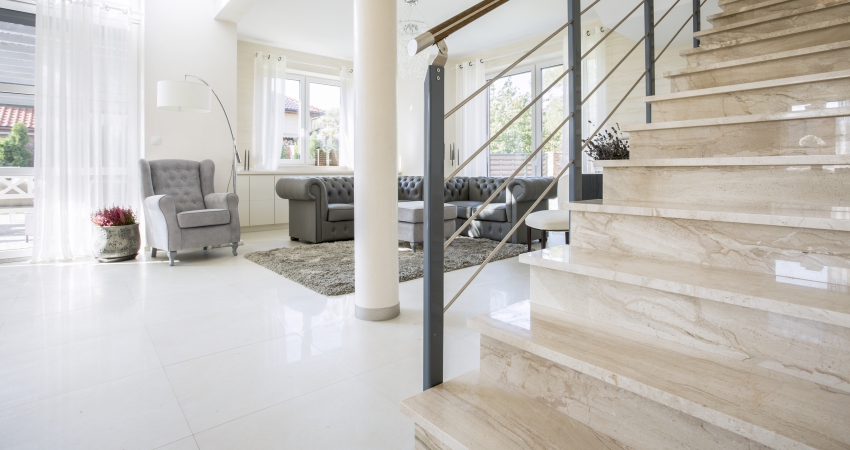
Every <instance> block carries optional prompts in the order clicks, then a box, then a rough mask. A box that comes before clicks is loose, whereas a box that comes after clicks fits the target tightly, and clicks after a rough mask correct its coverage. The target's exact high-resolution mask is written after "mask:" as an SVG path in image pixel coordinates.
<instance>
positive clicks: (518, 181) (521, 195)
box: [508, 177, 558, 203]
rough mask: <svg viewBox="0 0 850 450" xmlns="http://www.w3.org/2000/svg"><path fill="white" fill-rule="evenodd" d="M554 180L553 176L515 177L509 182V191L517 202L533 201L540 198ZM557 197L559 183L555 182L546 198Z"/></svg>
mask: <svg viewBox="0 0 850 450" xmlns="http://www.w3.org/2000/svg"><path fill="white" fill-rule="evenodd" d="M553 180H554V178H553V177H540V178H514V179H513V180H511V182H510V183H508V191H509V192H510V194H511V195H510V196H509V198H510V197H512V198H513V200H514V201H515V202H516V203H523V202H533V201H535V200H537V199H538V198H540V196H541V195H542V194H543V192H544V191H545V190H546V188H547V187H549V184H551V183H552V181H553ZM557 197H558V183H555V185H554V186H552V189H550V190H549V192H547V193H546V197H545V199H546V200H552V199H554V198H557ZM509 201H510V200H509Z"/></svg>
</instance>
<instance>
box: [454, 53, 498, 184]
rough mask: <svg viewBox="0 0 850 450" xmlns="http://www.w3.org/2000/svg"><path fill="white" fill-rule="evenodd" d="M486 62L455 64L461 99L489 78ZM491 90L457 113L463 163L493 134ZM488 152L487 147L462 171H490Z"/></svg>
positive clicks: (477, 173) (476, 173) (483, 173)
mask: <svg viewBox="0 0 850 450" xmlns="http://www.w3.org/2000/svg"><path fill="white" fill-rule="evenodd" d="M486 70H487V69H486V66H485V65H484V63H483V62H482V61H480V60H479V61H466V62H463V63H460V64H459V65H458V66H456V68H455V73H456V74H457V75H456V76H457V78H456V79H457V83H456V88H455V89H456V98H457V103H460V102H461V101H463V100H464V99H465V98H467V97H469V96H470V95H472V94H473V93H474V92H475V91H476V90H477V89H478V88H480V87H481V86H484V83H485V82H486V78H485V72H486ZM487 117H488V114H487V93H486V92H482V93H480V94H478V96H476V97H475V98H474V99H472V101H470V102H469V103H467V104H466V105H464V107H463V108H461V109H460V111H458V112H456V113H455V120H456V121H457V122H456V124H457V125H456V139H455V142H456V143H457V147H458V155H459V156H460V162H461V163H463V162H464V161H466V159H467V158H469V156H470V155H472V154H473V153H474V152H475V151H476V150H478V149H479V148H480V147H481V146H482V145H484V143H485V142H487V136H488V135H489V127H490V123H489V122H488V120H487ZM487 152H488V150H487V149H485V150H484V151H483V152H481V154H479V155H478V156H477V157H476V158H475V159H474V160H473V161H472V162H471V163H469V165H468V166H466V167H464V168H463V170H462V171H461V175H463V176H468V177H474V176H486V175H487Z"/></svg>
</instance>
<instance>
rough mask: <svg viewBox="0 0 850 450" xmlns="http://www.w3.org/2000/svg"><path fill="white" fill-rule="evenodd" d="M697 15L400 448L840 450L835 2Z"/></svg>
mask: <svg viewBox="0 0 850 450" xmlns="http://www.w3.org/2000/svg"><path fill="white" fill-rule="evenodd" d="M719 4H720V5H721V7H722V8H723V10H724V11H723V12H722V13H720V14H717V15H715V16H713V17H712V18H711V19H712V21H713V24H714V25H715V26H716V28H713V29H712V30H706V31H704V32H701V33H699V34H700V37H701V38H702V39H704V40H703V43H704V44H705V45H704V47H702V48H699V49H694V50H686V51H684V52H682V56H683V57H685V58H687V59H688V61H689V67H688V68H687V69H684V70H682V71H678V72H675V73H669V74H666V76H667V77H668V78H670V79H671V82H672V83H671V84H672V86H673V89H672V90H673V92H672V93H670V94H662V95H656V96H653V97H648V98H646V99H645V100H646V101H647V102H648V103H651V104H652V105H653V118H654V120H655V121H654V122H653V123H651V124H634V125H629V126H624V127H623V128H624V129H625V130H626V131H628V132H629V136H630V141H631V148H632V151H631V159H630V160H627V161H606V162H603V163H602V164H601V166H603V167H604V173H605V176H604V196H605V199H604V200H594V201H583V202H576V203H562V204H561V208H562V209H569V210H571V225H570V228H571V232H570V234H571V236H570V242H571V244H572V245H570V246H560V247H554V248H549V249H546V250H542V251H536V252H532V253H529V254H526V255H523V256H521V257H520V261H521V262H522V263H525V264H527V265H528V266H529V270H530V277H531V292H530V300H529V301H528V302H523V303H519V304H515V305H512V306H510V307H508V308H505V309H502V310H499V311H495V312H493V313H491V314H488V315H486V316H481V317H477V318H474V319H471V320H470V321H469V324H468V326H469V327H470V328H471V329H473V330H475V331H477V332H478V333H480V334H481V366H480V370H479V371H476V372H473V373H469V374H466V375H464V376H462V377H459V378H456V379H453V380H449V381H447V382H445V383H444V384H442V385H440V386H438V387H436V388H433V389H430V390H428V391H426V392H423V393H422V394H419V395H417V396H414V397H412V398H410V399H407V400H405V401H404V402H403V404H402V410H403V411H404V412H405V413H406V414H408V415H409V416H410V417H411V418H413V420H414V422H415V423H416V446H417V448H419V449H478V448H480V449H502V448H505V449H537V448H545V449H584V448H589V449H595V448H627V449H647V450H649V449H653V450H654V449H850V189H848V188H850V88H848V86H850V83H848V82H850V9H848V8H850V2H848V1H846V0H845V1H823V0H785V1H782V0H768V1H765V0H721V1H720V2H719ZM791 41H795V42H791Z"/></svg>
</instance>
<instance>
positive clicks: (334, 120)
mask: <svg viewBox="0 0 850 450" xmlns="http://www.w3.org/2000/svg"><path fill="white" fill-rule="evenodd" d="M340 96H341V88H340V84H339V82H337V81H333V80H326V79H321V78H312V77H302V76H296V75H290V76H289V77H287V80H286V97H287V98H286V117H285V120H286V123H285V125H284V138H283V143H282V146H281V155H280V159H281V164H310V165H316V166H338V165H339V133H340V127H339V114H340V111H339V109H340ZM302 105H307V106H308V107H307V108H303V107H302ZM302 149H306V151H302Z"/></svg>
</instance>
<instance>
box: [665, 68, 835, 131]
mask: <svg viewBox="0 0 850 450" xmlns="http://www.w3.org/2000/svg"><path fill="white" fill-rule="evenodd" d="M843 99H850V78H842V79H836V80H829V81H817V82H812V83H805V84H796V85H793V86H777V87H771V88H766V89H754V90H748V91H738V92H730V93H723V94H714V95H702V96H699V97H691V98H681V99H672V100H660V101H654V102H652V121H653V122H670V121H678V120H696V119H712V118H718V117H734V116H749V115H753V114H776V113H785V112H792V111H793V110H792V107H793V106H797V105H808V106H806V111H812V110H823V109H826V106H827V102H830V105H829V106H830V107H831V108H833V107H836V106H835V105H836V104H837V103H838V102H836V100H843ZM843 103H844V102H841V106H850V102H846V103H847V104H843Z"/></svg>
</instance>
